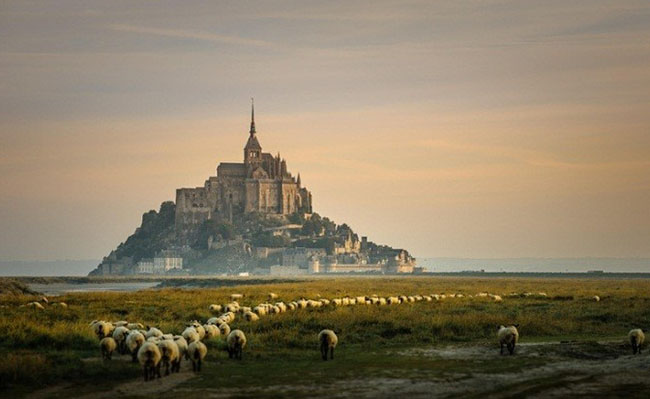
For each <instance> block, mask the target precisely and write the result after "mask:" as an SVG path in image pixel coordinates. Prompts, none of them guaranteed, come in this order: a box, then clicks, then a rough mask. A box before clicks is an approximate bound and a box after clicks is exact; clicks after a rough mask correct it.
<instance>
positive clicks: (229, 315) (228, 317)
mask: <svg viewBox="0 0 650 399" xmlns="http://www.w3.org/2000/svg"><path fill="white" fill-rule="evenodd" d="M220 317H221V318H222V319H224V320H225V322H226V323H232V322H233V321H235V313H233V312H226V313H224V314H222V315H221V316H220Z"/></svg>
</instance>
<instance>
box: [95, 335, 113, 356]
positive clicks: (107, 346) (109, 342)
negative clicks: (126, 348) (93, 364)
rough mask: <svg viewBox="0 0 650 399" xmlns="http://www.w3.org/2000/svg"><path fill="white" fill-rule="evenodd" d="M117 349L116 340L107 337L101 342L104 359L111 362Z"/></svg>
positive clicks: (100, 347) (100, 346)
mask: <svg viewBox="0 0 650 399" xmlns="http://www.w3.org/2000/svg"><path fill="white" fill-rule="evenodd" d="M115 348H117V343H115V340H114V339H113V338H111V337H105V338H102V340H101V341H99V349H100V350H101V352H102V359H106V360H111V357H112V356H113V351H115Z"/></svg>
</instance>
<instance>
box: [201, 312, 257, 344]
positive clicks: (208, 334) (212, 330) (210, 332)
mask: <svg viewBox="0 0 650 399" xmlns="http://www.w3.org/2000/svg"><path fill="white" fill-rule="evenodd" d="M253 314H255V313H253ZM255 316H257V315H255ZM203 329H204V330H205V338H206V339H210V338H214V337H218V336H219V335H221V331H220V330H219V328H217V326H215V325H213V324H206V325H204V326H203Z"/></svg>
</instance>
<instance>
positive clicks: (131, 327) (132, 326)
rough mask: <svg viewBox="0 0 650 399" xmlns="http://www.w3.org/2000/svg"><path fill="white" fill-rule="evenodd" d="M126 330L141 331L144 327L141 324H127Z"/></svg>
mask: <svg viewBox="0 0 650 399" xmlns="http://www.w3.org/2000/svg"><path fill="white" fill-rule="evenodd" d="M126 328H128V329H129V330H142V329H144V325H142V323H129V324H127V325H126Z"/></svg>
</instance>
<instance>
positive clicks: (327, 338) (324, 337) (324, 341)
mask: <svg viewBox="0 0 650 399" xmlns="http://www.w3.org/2000/svg"><path fill="white" fill-rule="evenodd" d="M318 342H319V343H320V354H321V356H322V357H323V360H327V352H328V351H329V353H330V359H332V360H333V359H334V348H336V344H337V343H338V342H339V339H338V337H337V336H336V334H335V333H334V331H332V330H323V331H321V332H320V333H318Z"/></svg>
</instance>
